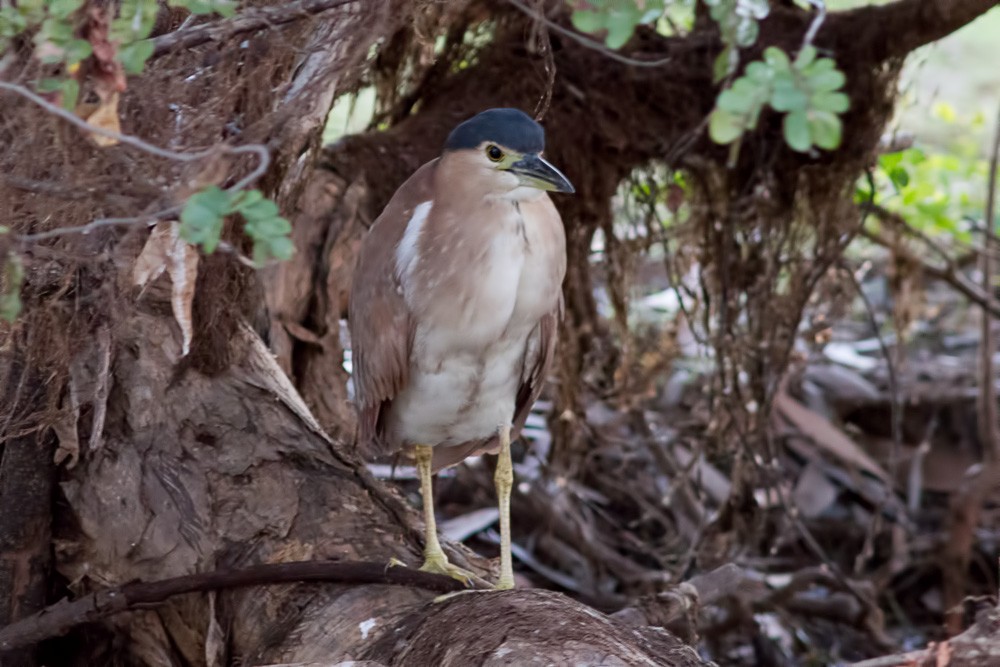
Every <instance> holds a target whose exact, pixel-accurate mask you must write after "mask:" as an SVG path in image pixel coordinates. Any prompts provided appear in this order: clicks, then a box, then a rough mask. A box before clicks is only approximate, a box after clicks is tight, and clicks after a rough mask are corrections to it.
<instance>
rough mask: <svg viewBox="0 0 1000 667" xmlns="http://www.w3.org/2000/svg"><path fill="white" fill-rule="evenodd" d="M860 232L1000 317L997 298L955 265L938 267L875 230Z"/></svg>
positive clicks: (999, 304)
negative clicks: (960, 273) (982, 288)
mask: <svg viewBox="0 0 1000 667" xmlns="http://www.w3.org/2000/svg"><path fill="white" fill-rule="evenodd" d="M860 234H861V236H863V237H864V238H866V239H868V240H869V241H871V242H872V243H877V244H878V245H880V246H883V247H885V248H890V249H893V250H894V251H895V252H896V253H897V254H899V255H902V256H903V257H905V259H906V260H907V261H909V262H912V263H914V264H916V265H918V266H920V268H921V269H922V270H923V271H924V273H926V274H927V275H929V276H930V277H932V278H935V279H937V280H941V281H944V282H946V283H948V284H949V285H951V286H952V287H953V288H955V291H957V292H959V293H961V294H962V296H964V297H965V298H967V299H968V300H969V301H971V302H972V303H975V304H976V305H978V306H979V307H981V308H983V309H985V310H987V311H988V312H989V313H990V314H991V315H993V316H994V317H1000V303H998V302H997V300H996V299H993V298H992V297H991V296H990V294H989V293H988V292H983V291H982V290H980V289H979V286H978V285H976V284H974V283H972V282H969V281H968V280H966V279H965V278H964V277H962V276H961V275H959V274H958V272H957V271H956V270H955V269H954V267H953V266H948V267H947V268H944V269H942V268H940V267H937V266H935V265H933V264H931V263H930V262H928V261H927V260H925V259H922V258H920V257H918V256H917V255H915V254H913V253H911V252H909V251H906V250H903V249H902V248H900V247H898V245H894V244H893V243H891V242H890V241H889V240H887V239H885V238H883V237H882V236H881V235H879V234H876V233H875V232H870V231H868V230H867V229H862V230H861V232H860Z"/></svg>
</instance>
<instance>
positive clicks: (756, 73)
mask: <svg viewBox="0 0 1000 667" xmlns="http://www.w3.org/2000/svg"><path fill="white" fill-rule="evenodd" d="M746 76H747V78H749V79H750V80H751V81H755V82H757V83H770V82H771V80H772V79H773V78H774V70H773V69H771V67H770V66H769V65H766V64H764V63H762V62H761V61H759V60H755V61H753V62H752V63H750V64H749V65H747V70H746Z"/></svg>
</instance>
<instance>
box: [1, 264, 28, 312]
mask: <svg viewBox="0 0 1000 667" xmlns="http://www.w3.org/2000/svg"><path fill="white" fill-rule="evenodd" d="M23 283H24V264H22V263H21V256H20V255H16V254H14V253H9V254H8V255H7V261H6V262H4V265H3V291H2V292H0V318H2V319H4V320H7V321H8V322H13V321H14V320H16V319H17V316H18V315H19V314H20V313H21V285H22V284H23Z"/></svg>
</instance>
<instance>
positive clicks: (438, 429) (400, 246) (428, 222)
mask: <svg viewBox="0 0 1000 667" xmlns="http://www.w3.org/2000/svg"><path fill="white" fill-rule="evenodd" d="M544 150H545V131H544V129H543V128H542V126H541V125H540V124H539V123H537V122H536V121H535V120H534V119H532V118H531V116H529V115H528V114H526V113H525V112H524V111H521V110H519V109H515V108H493V109H487V110H485V111H482V112H480V113H478V114H476V115H475V116H472V117H471V118H469V119H467V120H465V121H464V122H462V123H460V124H458V125H457V126H456V127H455V128H454V129H453V130H452V131H451V133H450V134H449V135H448V137H447V140H446V141H445V143H444V147H443V150H442V151H441V155H440V156H439V157H437V158H435V159H433V160H431V161H430V162H427V163H426V164H424V165H423V166H421V167H420V168H419V169H417V170H416V171H415V172H414V173H413V174H412V175H411V176H410V178H409V179H408V180H406V181H405V182H404V183H403V184H402V185H401V186H400V187H399V189H398V190H396V192H395V194H394V195H393V196H392V198H391V199H390V201H389V203H388V204H387V205H386V207H385V209H384V210H383V211H382V213H381V215H379V217H378V218H377V219H376V220H375V222H374V223H373V224H372V226H371V228H370V229H369V231H368V233H367V235H366V236H365V237H364V239H363V240H362V243H361V247H360V251H359V253H358V260H357V264H356V266H355V271H354V274H353V279H352V286H351V294H350V300H349V306H348V327H349V331H350V336H351V345H352V350H351V364H352V380H353V382H354V390H355V391H354V394H355V396H354V402H355V407H356V411H357V414H358V434H357V438H358V442H364V443H369V444H371V445H374V446H375V447H376V451H382V452H386V453H391V452H399V451H405V452H409V453H411V454H412V457H413V459H414V461H415V464H416V467H417V471H418V473H419V478H420V493H421V496H422V500H423V513H424V526H425V541H424V554H423V555H424V562H423V565H422V566H421V567H420V569H421V570H422V571H425V572H433V573H438V574H444V575H447V576H450V577H453V578H455V579H458V580H460V581H462V582H463V583H464V584H465V585H466V586H467V587H468V586H470V585H472V583H473V582H477V581H478V582H481V581H482V580H480V579H478V577H476V576H475V575H474V574H473V573H471V572H469V571H468V570H466V569H464V568H461V567H458V566H457V565H454V564H453V563H450V562H449V561H448V558H447V556H446V555H445V553H444V551H443V550H442V549H441V545H440V542H439V540H438V536H437V525H436V521H435V515H434V497H433V493H432V490H433V487H432V475H433V474H434V473H436V472H438V471H439V470H441V469H443V468H446V467H449V466H453V465H457V464H458V463H460V462H461V461H463V460H464V459H466V458H467V457H469V456H478V455H481V454H484V453H490V454H497V455H498V459H497V466H496V472H495V474H494V482H495V486H496V492H497V502H498V507H499V514H500V517H499V521H500V542H501V544H500V576H499V579H498V580H497V582H496V583H495V584H494V585H493V588H495V589H499V590H504V589H510V588H513V587H514V572H513V566H512V561H511V538H510V494H511V489H512V487H513V466H512V463H511V453H510V443H511V438H516V437H517V435H518V434H519V432H520V430H521V428H522V427H523V426H524V422H525V420H526V419H527V416H528V412H529V410H530V408H531V406H532V404H533V403H534V402H535V400H536V399H537V398H538V396H539V394H540V392H541V390H542V385H543V382H544V380H545V377H546V374H547V372H548V370H549V368H550V367H551V364H552V361H553V355H554V350H555V344H556V336H557V332H558V323H559V320H560V318H561V317H562V312H563V299H562V282H563V278H564V277H565V274H566V236H565V231H564V227H563V222H562V218H561V217H560V215H559V212H558V211H557V210H556V207H555V205H554V204H553V202H552V199H551V198H550V196H549V193H550V192H555V193H568V194H572V193H574V192H575V190H574V188H573V185H572V184H571V183H570V181H569V180H568V179H567V178H566V176H565V175H564V174H563V173H562V172H561V171H559V169H557V168H556V167H555V166H554V165H552V164H551V163H549V162H548V161H547V160H546V159H545V158H544V157H543V152H544Z"/></svg>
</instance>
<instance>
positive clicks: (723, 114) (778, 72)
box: [708, 46, 850, 153]
mask: <svg viewBox="0 0 1000 667" xmlns="http://www.w3.org/2000/svg"><path fill="white" fill-rule="evenodd" d="M816 56H817V53H816V49H815V47H813V46H806V47H805V48H803V49H802V50H801V51H799V54H798V56H797V57H796V58H795V60H794V61H792V60H790V59H789V57H788V55H787V54H786V53H785V52H784V51H782V50H781V49H779V48H777V47H774V46H770V47H768V48H767V49H765V50H764V60H762V61H761V60H758V61H754V62H751V63H749V64H748V65H747V67H746V70H745V71H744V74H743V76H741V77H739V78H737V79H736V80H735V81H733V84H732V86H730V87H729V88H727V89H725V90H723V91H722V92H721V93H720V94H719V97H718V99H717V100H716V103H715V109H714V110H713V111H712V114H711V116H710V117H709V127H708V131H709V136H711V138H712V140H713V141H715V142H716V143H720V144H732V143H733V142H736V141H738V140H739V139H740V138H742V136H743V135H744V133H746V132H747V131H749V130H753V129H755V128H756V127H757V122H758V120H759V119H760V114H761V112H762V111H763V109H764V107H765V106H770V107H771V108H772V109H774V110H775V111H777V112H779V113H783V114H785V117H784V119H783V122H782V133H783V135H784V138H785V142H786V143H787V144H788V145H789V146H790V147H791V148H792V150H795V151H798V152H802V153H804V152H807V151H809V150H810V149H811V148H812V147H813V146H816V147H818V148H822V149H826V150H833V149H835V148H837V147H838V146H839V145H840V142H841V138H842V133H843V124H842V122H841V120H840V114H842V113H844V112H845V111H847V109H848V108H849V106H850V100H849V99H848V97H847V95H845V94H844V93H843V92H842V91H841V88H842V87H843V85H844V83H845V80H846V79H845V77H844V73H843V72H841V71H840V70H838V69H837V65H836V63H835V62H834V61H833V59H831V58H817V57H816Z"/></svg>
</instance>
